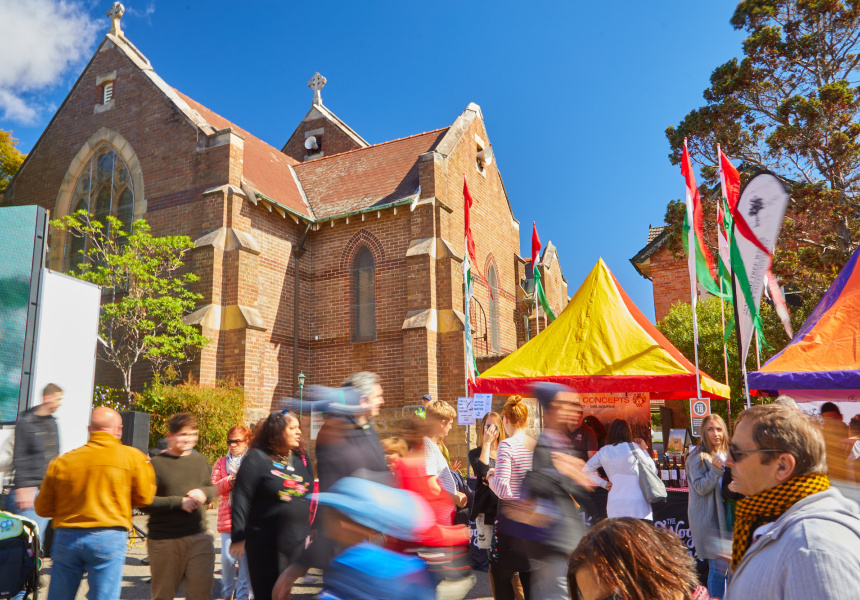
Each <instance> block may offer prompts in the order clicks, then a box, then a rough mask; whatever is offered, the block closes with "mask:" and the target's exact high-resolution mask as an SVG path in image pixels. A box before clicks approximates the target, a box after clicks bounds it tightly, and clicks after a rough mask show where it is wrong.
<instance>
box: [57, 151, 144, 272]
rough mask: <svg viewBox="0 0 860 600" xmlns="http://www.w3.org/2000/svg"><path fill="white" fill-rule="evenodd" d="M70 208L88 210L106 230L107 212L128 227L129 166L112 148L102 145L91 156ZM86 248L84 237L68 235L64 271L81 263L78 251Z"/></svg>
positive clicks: (130, 208) (131, 206) (130, 215)
mask: <svg viewBox="0 0 860 600" xmlns="http://www.w3.org/2000/svg"><path fill="white" fill-rule="evenodd" d="M69 207H70V210H69V214H74V213H75V212H77V211H79V210H82V209H83V210H87V211H89V212H90V213H91V214H92V215H93V216H94V218H95V219H96V220H97V221H100V222H102V224H104V225H105V227H106V228H108V231H109V227H110V225H109V224H108V223H107V220H106V219H105V217H107V216H108V215H111V216H113V217H116V218H117V219H119V220H120V221H122V224H123V228H124V229H125V230H126V231H129V230H130V227H131V222H132V219H133V216H134V188H133V185H132V180H131V175H130V173H129V170H128V167H127V166H126V164H125V162H124V161H123V159H122V158H121V157H120V156H119V154H117V153H116V152H115V151H114V150H113V148H111V147H110V146H107V145H103V146H101V147H100V148H98V149H97V150H96V151H95V153H93V155H92V157H90V160H89V161H88V162H87V164H86V165H85V166H84V168H83V171H81V174H80V176H79V177H78V180H77V182H76V183H75V188H74V192H73V193H72V199H71V203H70V204H69ZM87 249H88V248H87V246H86V240H85V239H84V238H80V237H77V236H74V235H71V234H67V235H66V236H65V247H64V249H63V269H62V270H63V272H68V271H69V270H71V269H72V268H74V267H77V266H78V265H80V264H81V263H82V262H83V255H82V254H81V252H82V251H86V250H87Z"/></svg>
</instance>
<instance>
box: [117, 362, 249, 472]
mask: <svg viewBox="0 0 860 600" xmlns="http://www.w3.org/2000/svg"><path fill="white" fill-rule="evenodd" d="M134 410H139V411H142V412H148V413H149V414H150V425H149V445H150V447H154V446H155V444H156V443H158V441H159V440H160V439H161V438H163V437H164V436H165V435H167V419H168V418H169V417H170V416H171V415H173V414H175V413H178V412H183V411H185V412H189V413H191V414H192V415H194V416H195V417H197V420H198V421H199V423H200V440H199V441H198V442H197V451H198V452H200V453H201V454H202V455H203V456H205V457H206V459H207V460H208V461H209V464H210V465H211V464H214V463H215V461H216V460H218V458H219V457H221V456H224V455H225V454H226V453H227V432H228V431H230V428H231V427H233V426H235V425H244V424H245V391H244V389H242V386H240V385H238V384H237V383H235V382H234V381H229V380H222V381H219V382H218V384H217V385H216V386H215V387H207V386H203V385H200V384H199V383H197V382H195V381H193V380H192V381H185V382H183V383H179V384H170V383H165V382H164V381H162V379H161V378H160V377H158V376H156V377H155V378H154V379H153V380H152V383H151V384H149V385H148V386H146V388H145V389H144V391H143V393H142V394H139V395H137V396H136V399H135V403H134Z"/></svg>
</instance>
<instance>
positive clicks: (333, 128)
mask: <svg viewBox="0 0 860 600" xmlns="http://www.w3.org/2000/svg"><path fill="white" fill-rule="evenodd" d="M325 84H326V78H325V77H323V76H322V75H320V74H319V73H315V74H314V76H313V77H312V78H311V80H310V81H309V82H308V87H309V88H311V89H312V90H313V91H314V98H313V106H312V107H311V109H310V110H309V111H308V114H306V115H305V118H304V119H302V121H301V123H299V126H298V127H297V128H296V130H295V131H294V132H293V134H292V135H291V136H290V139H289V140H287V143H286V144H284V147H283V148H282V149H281V152H283V153H284V154H286V155H287V156H290V157H291V158H293V159H294V160H296V161H298V162H306V161H310V160H315V159H317V158H322V157H324V156H333V155H335V154H341V153H343V152H349V151H350V150H358V149H359V148H366V147H367V146H368V145H369V144H368V143H367V142H366V141H365V139H364V138H363V137H361V136H360V135H358V134H357V133H356V132H355V131H354V130H353V129H352V127H350V126H349V125H347V124H346V123H344V122H343V121H342V120H340V118H338V116H337V115H335V114H334V113H333V112H331V111H330V110H329V109H328V108H327V107H325V106H324V105H323V103H322V88H323V86H324V85H325Z"/></svg>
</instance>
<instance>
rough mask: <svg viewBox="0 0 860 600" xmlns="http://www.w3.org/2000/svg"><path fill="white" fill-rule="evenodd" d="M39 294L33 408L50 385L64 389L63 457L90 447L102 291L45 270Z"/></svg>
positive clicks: (60, 423)
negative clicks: (65, 454)
mask: <svg viewBox="0 0 860 600" xmlns="http://www.w3.org/2000/svg"><path fill="white" fill-rule="evenodd" d="M39 295H40V302H39V308H38V311H39V312H38V323H37V326H36V344H35V350H34V351H35V359H34V361H33V365H34V366H33V382H34V383H33V386H32V387H31V388H30V389H31V390H33V392H32V396H31V398H30V406H31V407H32V406H36V405H37V404H41V402H42V389H43V388H44V387H45V386H46V385H48V384H49V383H55V384H57V385H58V386H60V387H61V388H62V389H63V404H62V406H61V407H60V408H59V409H58V410H57V412H56V413H54V416H55V417H56V418H57V425H58V427H59V430H60V452H61V453H62V452H68V451H69V450H73V449H74V448H77V447H79V446H83V445H84V444H86V443H87V437H88V434H87V426H88V425H89V420H90V411H91V409H92V403H93V383H94V378H95V366H96V343H97V342H98V330H99V308H100V306H101V288H99V287H98V286H96V285H93V284H91V283H87V282H86V281H81V280H80V279H75V278H74V277H70V276H68V275H63V274H61V273H57V272H55V271H51V270H49V269H42V281H41V286H40V293H39Z"/></svg>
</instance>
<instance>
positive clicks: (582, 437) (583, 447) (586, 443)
mask: <svg viewBox="0 0 860 600" xmlns="http://www.w3.org/2000/svg"><path fill="white" fill-rule="evenodd" d="M567 437H569V438H570V444H571V446H572V447H573V452H572V455H573V456H575V457H576V458H578V459H580V460H584V461H586V462H587V461H588V453H589V452H597V436H596V435H594V431H592V430H591V427H589V426H588V425H586V424H585V423H583V424H581V425H580V426H579V427H577V428H576V429H574V430H573V431H570V432H568V434H567Z"/></svg>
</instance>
